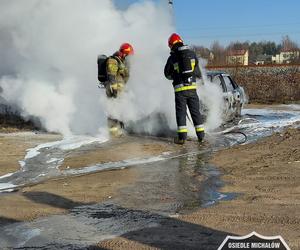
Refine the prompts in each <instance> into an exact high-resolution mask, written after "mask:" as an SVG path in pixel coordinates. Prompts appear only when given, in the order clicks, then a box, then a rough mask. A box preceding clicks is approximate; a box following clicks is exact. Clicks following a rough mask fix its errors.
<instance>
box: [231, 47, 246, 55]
mask: <svg viewBox="0 0 300 250" xmlns="http://www.w3.org/2000/svg"><path fill="white" fill-rule="evenodd" d="M247 52H248V50H246V49H240V50H229V51H228V52H227V56H244V55H245V54H246V53H247Z"/></svg>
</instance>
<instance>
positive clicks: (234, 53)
mask: <svg viewBox="0 0 300 250" xmlns="http://www.w3.org/2000/svg"><path fill="white" fill-rule="evenodd" d="M226 63H227V64H228V65H248V63H249V51H248V50H245V49H241V50H230V51H228V52H227V55H226Z"/></svg>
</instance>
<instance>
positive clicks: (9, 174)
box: [0, 173, 14, 185]
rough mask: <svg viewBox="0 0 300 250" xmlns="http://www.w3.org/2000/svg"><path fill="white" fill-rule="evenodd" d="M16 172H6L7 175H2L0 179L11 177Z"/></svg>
mask: <svg viewBox="0 0 300 250" xmlns="http://www.w3.org/2000/svg"><path fill="white" fill-rule="evenodd" d="M13 174H14V173H8V174H5V175H2V176H0V179H4V178H6V177H9V176H12V175H13ZM0 185H1V184H0Z"/></svg>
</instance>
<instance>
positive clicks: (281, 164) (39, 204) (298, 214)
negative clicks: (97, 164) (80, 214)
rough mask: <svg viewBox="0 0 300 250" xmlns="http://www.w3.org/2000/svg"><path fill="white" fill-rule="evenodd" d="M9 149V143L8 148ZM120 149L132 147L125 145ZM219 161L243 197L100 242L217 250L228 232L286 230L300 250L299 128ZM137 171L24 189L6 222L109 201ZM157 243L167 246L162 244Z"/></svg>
mask: <svg viewBox="0 0 300 250" xmlns="http://www.w3.org/2000/svg"><path fill="white" fill-rule="evenodd" d="M8 142H9V143H12V142H10V141H9V140H8ZM3 143H4V142H3ZM5 144H6V143H5ZM19 144H22V143H20V141H19V143H16V144H14V145H19ZM144 145H145V146H144V148H143V147H141V148H143V151H144V154H146V155H149V154H151V153H159V152H161V151H164V150H166V149H168V146H167V145H163V144H158V145H156V146H155V147H153V148H154V151H153V152H152V151H151V150H150V151H147V148H149V147H150V148H151V146H149V145H148V144H147V143H144ZM19 146H20V147H16V148H15V149H13V146H11V149H10V152H11V153H12V154H14V155H16V156H14V157H13V158H9V155H8V154H7V156H6V158H7V159H6V161H7V162H8V163H10V164H11V162H14V160H19V159H20V158H22V157H23V155H24V152H23V151H22V150H24V148H26V147H27V145H22V147H21V145H19ZM2 147H3V148H6V146H5V145H2ZM118 147H120V148H118V149H123V150H125V151H126V150H127V148H126V146H125V145H123V146H121V145H119V146H118ZM133 148H134V146H133ZM1 152H3V151H1ZM145 152H146V153H145ZM108 153H109V154H110V153H113V152H112V151H107V152H106V153H105V154H102V155H101V154H100V151H98V152H97V153H95V152H90V153H89V154H87V156H86V158H85V160H82V162H80V163H78V161H81V159H83V158H84V157H83V155H81V157H79V156H78V155H73V156H70V158H68V159H66V162H65V165H64V166H65V167H66V166H71V167H78V166H79V165H81V164H82V163H83V164H85V165H88V164H90V163H93V162H94V161H100V160H101V159H102V158H101V157H103V159H102V160H103V161H107V160H110V159H109V157H108V156H107V154H108ZM82 154H83V153H82ZM99 154H100V155H101V157H100V156H99ZM142 155H143V154H140V153H138V154H137V156H142ZM99 157H100V158H99ZM105 157H106V158H105ZM107 157H108V158H107ZM120 160H121V158H120ZM211 162H212V163H213V164H214V165H216V166H218V167H219V168H220V169H221V170H222V171H223V173H224V175H223V180H224V181H225V182H226V185H225V186H224V188H223V189H222V191H223V192H234V193H238V194H239V195H238V197H237V198H236V199H235V200H231V201H223V202H220V203H219V204H217V205H216V206H213V207H209V208H205V209H198V210H196V211H193V212H192V213H190V214H186V215H180V216H179V217H178V218H176V222H174V223H171V224H170V225H168V226H164V227H161V228H152V229H151V230H150V229H147V230H144V231H143V230H142V231H140V232H135V233H132V234H131V235H130V236H128V235H127V236H126V235H124V236H123V237H118V238H115V239H112V240H106V241H103V242H100V243H99V244H98V246H99V247H100V248H105V249H161V248H164V249H170V246H173V245H174V244H175V243H176V242H178V244H179V243H180V244H182V245H186V246H190V248H189V249H192V248H194V249H201V246H202V244H205V246H206V247H205V249H208V248H209V246H214V248H213V249H215V248H216V247H215V244H216V241H217V239H216V238H214V237H215V235H217V236H218V240H220V239H224V238H225V236H226V235H227V234H238V235H245V234H248V233H249V232H252V231H256V232H258V233H261V234H264V235H281V236H282V237H283V238H284V239H285V240H286V241H287V243H288V244H289V246H290V247H291V249H300V130H299V129H289V130H287V131H285V132H284V133H282V134H279V133H278V134H275V135H273V136H271V137H269V138H265V139H263V140H261V141H259V142H258V143H255V144H249V145H240V146H235V147H233V148H230V149H226V150H222V151H220V152H217V153H216V155H214V156H213V158H212V160H211ZM2 166H3V165H2ZM5 166H9V164H7V165H5ZM2 172H3V173H5V172H9V171H8V170H5V171H3V170H2ZM137 174H138V173H137V172H136V171H135V169H134V168H129V169H124V170H118V171H117V172H116V171H106V172H101V173H97V174H91V175H86V176H81V177H72V178H67V179H61V180H51V181H47V182H45V183H41V184H38V185H36V186H32V187H26V188H24V189H23V190H20V191H19V192H16V193H12V194H5V195H1V196H0V214H1V217H0V226H1V225H5V224H6V223H10V222H13V221H23V220H31V219H34V218H37V217H40V216H44V215H47V214H53V213H65V212H67V210H68V209H70V208H72V207H74V206H78V205H81V204H87V203H93V202H100V201H102V200H106V199H109V198H110V197H111V196H112V197H113V196H114V195H115V194H116V192H118V189H119V188H122V187H123V186H126V185H128V184H129V183H132V182H134V180H135V179H136V178H137V177H138V176H137ZM180 228H181V229H182V230H179V229H180ZM212 230H213V232H212ZM216 232H224V233H216ZM217 236H216V237H217ZM154 242H161V244H158V245H156V244H155V243H154ZM168 244H169V245H168ZM172 244H173V245H172ZM176 244H177V243H176ZM199 244H200V245H199ZM157 246H159V247H157Z"/></svg>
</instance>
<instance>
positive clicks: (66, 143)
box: [25, 136, 108, 160]
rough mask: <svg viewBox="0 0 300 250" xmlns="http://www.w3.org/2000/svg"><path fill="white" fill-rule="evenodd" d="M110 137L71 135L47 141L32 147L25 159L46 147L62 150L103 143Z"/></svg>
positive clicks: (34, 155) (37, 153)
mask: <svg viewBox="0 0 300 250" xmlns="http://www.w3.org/2000/svg"><path fill="white" fill-rule="evenodd" d="M107 140H108V139H107V138H104V137H91V136H71V137H66V138H64V139H63V140H60V141H54V142H47V143H43V144H40V145H38V146H36V147H35V148H30V149H28V150H27V154H26V156H25V160H28V159H31V158H33V157H36V156H37V155H39V154H40V152H39V151H40V150H41V149H44V148H58V149H61V150H72V149H76V148H79V147H81V146H83V145H87V144H91V143H95V142H98V143H103V142H106V141H107Z"/></svg>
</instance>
